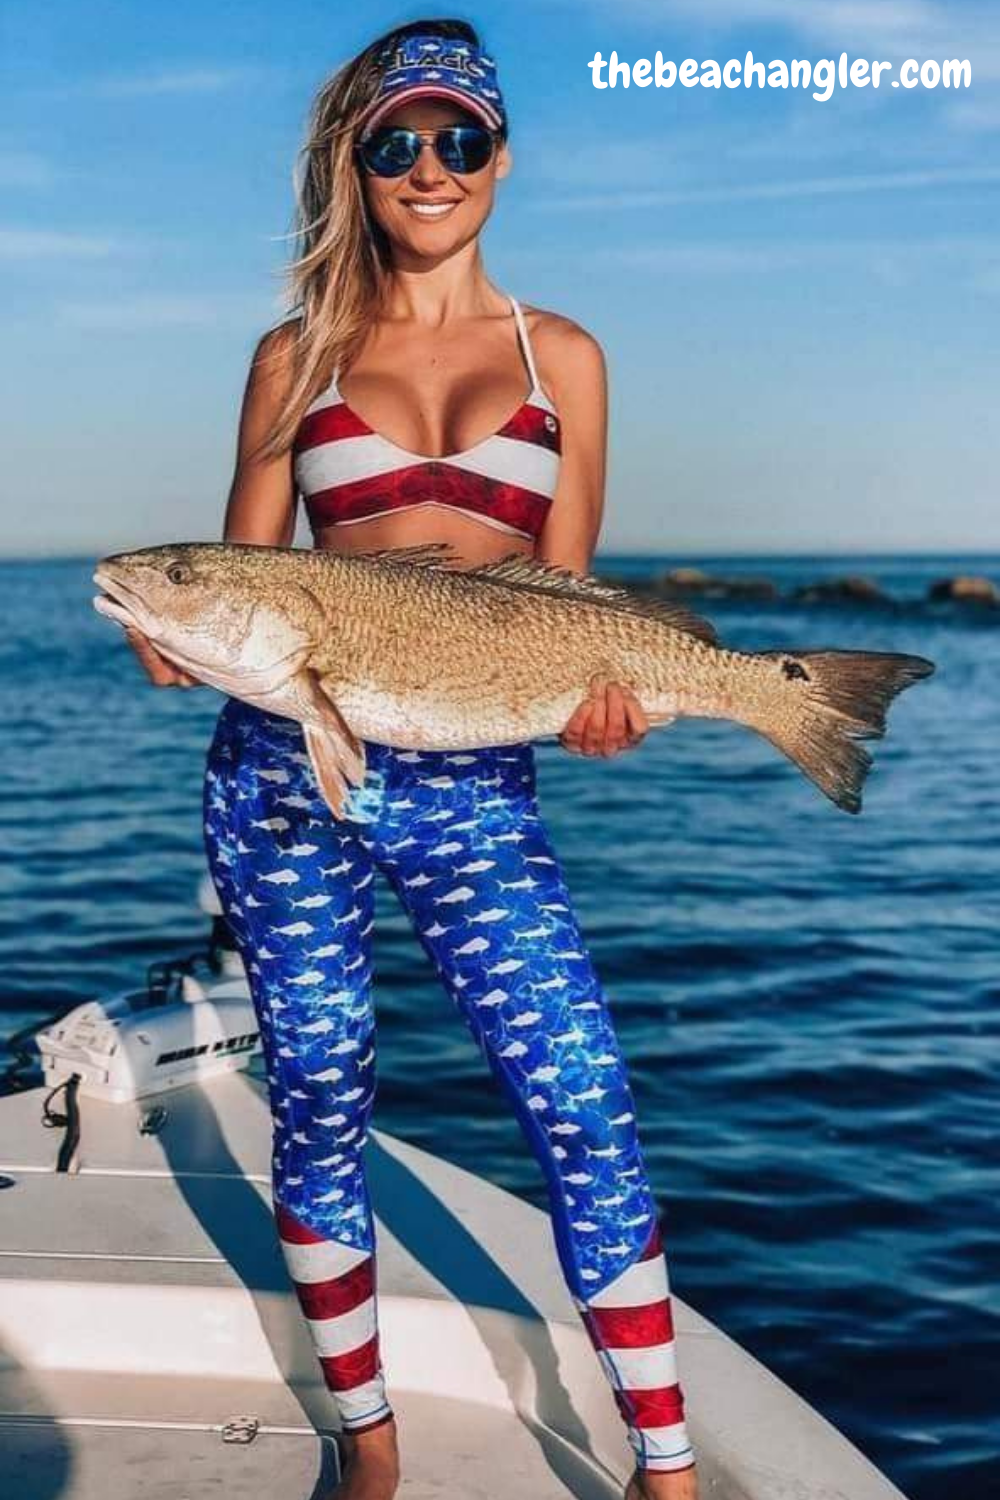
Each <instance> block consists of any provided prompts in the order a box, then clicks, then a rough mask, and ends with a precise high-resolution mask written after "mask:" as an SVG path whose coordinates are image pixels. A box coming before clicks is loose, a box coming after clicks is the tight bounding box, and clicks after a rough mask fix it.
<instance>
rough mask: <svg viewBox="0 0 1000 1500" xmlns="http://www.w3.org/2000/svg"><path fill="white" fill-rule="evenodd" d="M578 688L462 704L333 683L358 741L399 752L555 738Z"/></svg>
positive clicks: (476, 747) (579, 695) (575, 702)
mask: <svg viewBox="0 0 1000 1500" xmlns="http://www.w3.org/2000/svg"><path fill="white" fill-rule="evenodd" d="M582 697H583V693H582V692H581V690H580V689H579V688H573V689H569V690H566V691H564V692H562V693H560V694H557V695H552V696H549V697H547V698H546V697H536V698H533V699H531V700H530V701H528V702H510V701H504V700H503V699H502V698H493V699H491V700H490V701H478V702H472V701H463V700H461V699H458V698H455V697H448V696H446V695H443V694H441V693H440V692H432V691H428V692H421V693H413V692H410V693H406V694H398V693H393V692H392V691H390V690H388V689H386V688H384V687H378V686H374V685H373V686H370V687H365V686H361V685H357V684H354V685H351V686H347V685H345V684H343V683H340V684H338V687H337V692H336V700H337V707H338V708H339V709H340V712H341V713H342V714H343V716H344V718H345V719H346V721H347V723H348V725H349V726H350V728H351V729H352V730H353V731H354V733H355V734H356V735H359V736H360V737H361V738H362V739H366V740H375V741H376V742H378V743H379V744H384V745H393V746H395V747H396V748H397V749H400V750H479V749H485V748H486V747H487V746H490V745H516V744H520V743H522V742H524V741H526V740H534V739H545V738H547V737H549V736H552V735H555V734H558V733H559V731H560V730H561V729H562V728H563V727H564V725H565V724H566V723H567V721H568V720H569V718H570V717H571V715H572V714H573V711H574V710H575V709H576V708H577V706H578V705H579V703H580V700H581V698H582Z"/></svg>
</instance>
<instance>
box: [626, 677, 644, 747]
mask: <svg viewBox="0 0 1000 1500" xmlns="http://www.w3.org/2000/svg"><path fill="white" fill-rule="evenodd" d="M622 696H623V698H624V700H625V716H626V720H627V733H628V743H629V745H639V744H641V743H642V741H643V740H644V739H645V738H646V735H647V734H648V733H649V729H650V723H649V719H648V718H647V716H646V711H645V709H644V708H643V706H642V704H641V703H640V702H639V700H638V698H637V697H636V696H635V694H634V693H633V691H632V689H631V688H623V689H622Z"/></svg>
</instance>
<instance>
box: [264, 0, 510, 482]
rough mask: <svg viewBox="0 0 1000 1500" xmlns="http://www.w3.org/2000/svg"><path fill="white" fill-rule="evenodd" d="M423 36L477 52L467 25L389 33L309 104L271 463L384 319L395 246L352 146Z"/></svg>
mask: <svg viewBox="0 0 1000 1500" xmlns="http://www.w3.org/2000/svg"><path fill="white" fill-rule="evenodd" d="M422 33H433V34H435V35H439V36H442V37H445V38H453V39H458V40H462V41H467V42H471V43H472V45H473V46H477V47H478V46H479V45H480V41H479V37H478V35H477V33H476V31H475V28H474V27H473V26H471V25H470V24H469V23H468V22H467V21H461V20H449V19H444V20H429V21H410V22H408V23H407V24H406V25H405V26H398V27H394V28H393V29H392V30H391V31H388V32H386V33H385V34H384V35H383V36H381V37H379V38H378V39H377V40H376V41H374V42H372V43H371V45H370V46H368V47H366V48H365V49H364V51H363V52H359V53H358V55H357V56H356V57H354V58H352V59H351V60H350V61H349V62H347V63H345V64H344V65H343V66H342V67H341V68H339V69H338V70H337V72H336V73H334V74H333V76H332V77H331V78H329V79H328V80H327V81H326V83H324V84H323V85H322V87H321V88H320V90H319V92H318V93H317V94H316V96H315V98H314V100H313V102H312V106H311V108H310V112H309V124H308V129H307V132H306V139H305V144H304V145H303V147H302V150H301V151H300V153H299V156H300V158H301V159H304V169H301V170H298V171H297V172H296V181H295V191H296V213H295V225H294V234H295V237H296V240H297V245H296V252H297V253H296V255H295V257H294V258H293V260H292V261H291V262H290V263H289V265H288V266H287V267H286V268H285V273H284V274H285V279H286V287H287V290H286V299H287V301H288V303H289V314H291V315H292V317H293V319H294V320H296V321H297V324H298V328H297V332H296V334H295V336H294V338H292V339H291V340H290V353H291V378H290V381H289V383H288V387H287V390H286V394H285V397H284V400H283V402H282V406H281V409H280V411H279V412H278V415H277V417H276V419H275V422H274V426H273V428H272V430H271V432H270V433H269V434H268V436H267V438H266V439H265V441H264V442H263V443H262V444H261V452H262V453H263V454H266V455H267V456H269V457H276V456H277V455H278V454H280V453H282V452H284V451H285V450H286V449H287V448H289V447H290V446H291V444H292V442H293V440H294V437H295V433H296V430H297V429H298V426H299V423H300V422H301V420H302V416H303V413H304V412H305V409H306V407H307V406H308V405H309V403H310V401H311V400H312V399H313V397H314V395H315V393H316V392H317V391H318V390H320V389H322V386H323V385H324V384H325V383H326V381H327V380H328V379H329V378H330V376H331V375H332V373H333V371H334V369H342V368H343V367H344V366H345V365H347V364H349V363H350V361H351V358H352V357H353V356H354V355H356V354H357V352H358V349H359V347H360V345H361V343H362V341H363V339H364V337H365V334H366V332H367V330H368V328H369V326H370V324H371V322H372V320H373V319H374V318H376V317H377V316H378V313H379V311H380V308H381V304H382V298H383V295H384V292H385V286H386V281H387V276H388V273H389V270H390V266H391V255H390V246H389V242H388V240H387V238H386V235H385V234H384V232H383V231H382V229H381V228H380V226H379V225H378V224H377V223H376V222H375V221H374V219H372V217H371V215H370V214H369V212H368V207H367V204H366V202H365V196H364V189H363V187H362V183H361V178H360V174H359V172H358V170H357V168H356V166H355V159H354V141H355V136H356V131H357V128H358V125H359V123H360V121H361V119H362V117H363V116H364V113H365V110H366V108H367V106H368V105H369V104H370V103H371V101H372V100H373V99H374V98H375V96H376V94H377V92H378V87H379V81H380V78H381V75H382V69H383V62H382V58H383V56H384V55H385V54H386V53H388V52H389V51H390V50H391V49H392V48H393V47H394V46H395V45H396V44H397V43H398V42H400V41H401V40H403V38H405V37H407V36H410V35H414V34H422ZM504 134H506V132H504ZM285 326H290V325H285ZM271 336H273V335H266V336H265V337H271ZM274 352H275V356H276V357H278V356H279V355H280V356H281V357H287V354H288V352H289V350H288V347H287V346H286V348H285V349H284V350H282V349H281V348H280V347H279V348H276V349H275V351H274ZM264 357H265V358H266V357H267V356H264Z"/></svg>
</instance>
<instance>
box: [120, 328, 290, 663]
mask: <svg viewBox="0 0 1000 1500" xmlns="http://www.w3.org/2000/svg"><path fill="white" fill-rule="evenodd" d="M295 332H296V325H295V323H294V322H288V323H282V324H281V326H280V327H279V328H275V329H273V330H272V331H271V332H270V333H266V334H265V335H264V337H263V338H262V339H261V340H260V341H259V343H258V344H257V348H256V349H255V351H254V356H253V359H252V361H251V364H250V373H249V375H248V377H247V383H246V388H245V390H244V393H243V406H242V410H241V412H240V423H239V435H238V438H237V451H236V470H235V473H234V475H233V480H232V484H231V485H230V488H229V499H228V501H227V503H226V515H225V521H224V524H223V538H222V539H223V541H226V542H253V543H257V544H260V545H265V546H268V545H269V546H274V547H289V546H291V543H292V539H293V537H294V535H295V486H294V481H293V477H292V458H291V453H290V452H287V451H286V452H285V453H282V454H281V455H280V456H279V457H277V458H260V457H258V456H256V452H255V450H256V449H257V448H258V446H259V444H260V443H261V442H262V441H263V439H264V438H265V436H266V435H267V433H268V432H269V431H270V428H271V424H272V423H273V421H274V419H275V417H276V416H277V413H278V411H279V410H280V406H281V402H282V401H283V399H284V395H285V392H286V390H287V389H288V381H289V380H290V378H291V351H292V345H293V341H294V338H295ZM125 634H126V636H127V638H128V641H129V644H130V645H131V647H132V649H133V650H134V651H135V653H136V655H137V656H138V658H139V660H140V661H141V662H142V665H143V666H144V667H145V669H146V673H147V675H148V677H149V678H150V680H151V681H152V682H153V683H155V685H156V686H157V687H199V686H200V683H199V682H198V679H197V678H196V677H192V676H190V674H189V673H187V672H184V671H182V670H181V668H179V667H175V666H174V665H173V663H172V662H169V661H167V659H166V657H163V656H161V655H160V653H159V652H158V651H157V650H156V647H155V646H154V645H153V643H152V641H150V639H149V637H148V636H145V635H143V634H142V633H141V631H138V630H135V629H133V628H132V627H131V626H127V627H126V629H125Z"/></svg>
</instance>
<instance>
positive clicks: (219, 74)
mask: <svg viewBox="0 0 1000 1500" xmlns="http://www.w3.org/2000/svg"><path fill="white" fill-rule="evenodd" d="M275 76H276V74H275V71H274V70H273V69H270V68H264V67H259V66H255V65H250V64H246V65H242V66H239V67H228V66H219V67H216V66H212V65H210V64H209V65H205V66H196V65H192V66H190V67H183V68H157V69H146V70H143V71H141V72H134V73H96V74H92V75H91V76H90V77H84V78H78V79H76V80H74V81H73V82H71V83H65V84H58V85H55V86H53V87H51V88H49V87H45V88H40V89H38V90H36V91H33V92H34V93H35V96H36V97H41V98H45V99H76V98H89V99H149V98H157V97H161V96H164V97H171V96H174V97H176V96H192V95H206V96H211V95H215V94H223V93H228V92H229V91H230V90H232V89H239V88H245V87H247V86H248V85H250V84H260V83H262V82H263V81H264V80H266V79H273V78H274V77H275Z"/></svg>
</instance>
